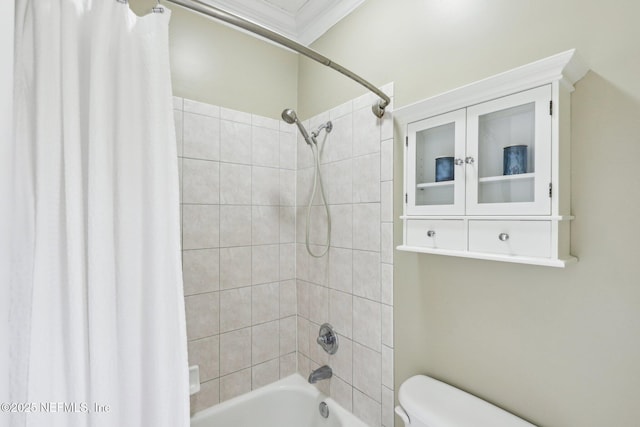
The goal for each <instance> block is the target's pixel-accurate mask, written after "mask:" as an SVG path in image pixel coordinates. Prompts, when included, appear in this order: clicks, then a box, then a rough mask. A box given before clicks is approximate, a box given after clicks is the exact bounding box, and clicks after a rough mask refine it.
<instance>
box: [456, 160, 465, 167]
mask: <svg viewBox="0 0 640 427" xmlns="http://www.w3.org/2000/svg"><path fill="white" fill-rule="evenodd" d="M454 163H455V164H456V166H460V165H462V164H464V160H462V159H456V160H455V161H454Z"/></svg>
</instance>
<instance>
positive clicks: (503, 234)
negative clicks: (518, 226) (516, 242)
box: [498, 233, 509, 242]
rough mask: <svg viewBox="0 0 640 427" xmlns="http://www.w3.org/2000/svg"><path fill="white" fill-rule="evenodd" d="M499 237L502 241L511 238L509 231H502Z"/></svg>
mask: <svg viewBox="0 0 640 427" xmlns="http://www.w3.org/2000/svg"><path fill="white" fill-rule="evenodd" d="M498 239H500V241H501V242H506V241H507V240H509V235H508V234H507V233H500V234H498Z"/></svg>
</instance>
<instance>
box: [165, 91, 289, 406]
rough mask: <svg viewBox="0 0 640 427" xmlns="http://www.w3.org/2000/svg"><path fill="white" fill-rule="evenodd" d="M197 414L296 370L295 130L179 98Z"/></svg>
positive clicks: (188, 311) (185, 267) (185, 269)
mask: <svg viewBox="0 0 640 427" xmlns="http://www.w3.org/2000/svg"><path fill="white" fill-rule="evenodd" d="M174 112H175V121H176V132H177V141H178V162H179V165H180V182H181V201H182V247H183V258H182V261H183V276H184V294H185V306H186V316H187V336H188V341H189V364H191V365H195V364H197V365H199V366H200V381H201V391H200V392H199V393H197V394H196V395H195V396H192V400H191V403H192V412H195V411H199V410H201V409H204V408H206V407H209V406H211V405H214V404H216V403H219V402H221V401H224V400H227V399H229V398H231V397H234V396H236V395H238V394H242V393H245V392H247V391H250V390H252V389H254V388H256V387H260V386H262V385H265V384H268V383H270V382H273V381H275V380H277V379H279V378H280V377H283V376H286V375H289V374H291V373H293V372H295V371H296V363H297V360H296V287H295V185H296V182H295V166H296V137H295V134H294V133H293V132H294V129H292V128H290V127H289V126H285V125H284V123H283V124H282V125H283V126H282V128H281V124H280V122H279V121H277V120H274V119H269V118H265V117H260V116H256V115H251V114H247V113H242V112H238V111H234V110H229V109H225V108H220V107H217V106H213V105H208V104H203V103H200V102H195V101H191V100H188V99H184V100H183V99H182V98H174Z"/></svg>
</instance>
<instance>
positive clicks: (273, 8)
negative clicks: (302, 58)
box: [204, 0, 365, 46]
mask: <svg viewBox="0 0 640 427" xmlns="http://www.w3.org/2000/svg"><path fill="white" fill-rule="evenodd" d="M364 1H365V0H204V2H205V3H208V4H210V5H211V6H214V7H217V8H219V9H222V10H225V11H227V12H230V13H233V14H235V15H239V16H241V17H243V18H245V19H248V20H250V21H253V22H255V23H257V24H260V25H262V26H264V27H267V28H268V29H270V30H272V31H275V32H277V33H280V34H282V35H284V36H286V37H288V38H290V39H292V40H295V41H296V42H298V43H300V44H302V45H305V46H308V45H309V44H311V43H312V42H313V41H314V40H316V39H317V38H318V37H320V36H321V35H322V34H324V33H325V32H326V31H327V30H328V29H329V28H331V27H332V26H334V25H335V24H336V23H338V22H339V21H340V20H341V19H343V18H344V17H346V16H347V15H349V14H350V13H351V12H352V11H354V10H355V9H356V8H357V7H358V6H360V5H361V4H362V3H363V2H364Z"/></svg>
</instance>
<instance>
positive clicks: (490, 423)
mask: <svg viewBox="0 0 640 427" xmlns="http://www.w3.org/2000/svg"><path fill="white" fill-rule="evenodd" d="M398 401H399V402H400V405H399V406H396V409H395V411H396V413H397V414H398V416H400V418H402V420H403V421H404V425H405V427H535V426H534V425H533V424H531V423H528V422H526V421H525V420H523V419H522V418H518V417H517V416H515V415H513V414H511V413H509V412H507V411H505V410H503V409H500V408H498V407H497V406H494V405H492V404H490V403H489V402H486V401H484V400H482V399H480V398H478V397H475V396H473V395H471V394H469V393H467V392H465V391H462V390H460V389H457V388H455V387H453V386H450V385H449V384H445V383H443V382H442V381H438V380H436V379H434V378H431V377H428V376H426V375H416V376H414V377H411V378H409V379H407V380H406V381H405V382H403V383H402V385H401V386H400V390H399V391H398Z"/></svg>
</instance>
